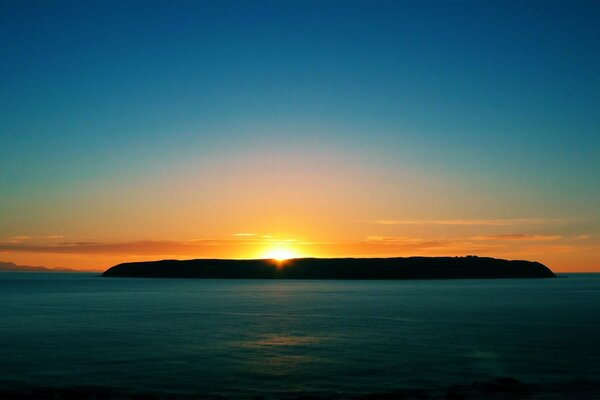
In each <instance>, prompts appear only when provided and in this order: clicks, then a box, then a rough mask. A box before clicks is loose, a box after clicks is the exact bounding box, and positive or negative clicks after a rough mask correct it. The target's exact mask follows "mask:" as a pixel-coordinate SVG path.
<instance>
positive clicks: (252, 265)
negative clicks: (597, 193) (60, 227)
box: [102, 256, 556, 280]
mask: <svg viewBox="0 0 600 400" xmlns="http://www.w3.org/2000/svg"><path fill="white" fill-rule="evenodd" d="M102 276H103V277H135V278H200V279H356V280H358V279H365V280H366V279H492V278H555V277H556V275H554V273H553V272H552V271H551V270H550V269H549V268H548V267H546V266H545V265H543V264H540V263H539V262H535V261H521V260H502V259H497V258H490V257H477V256H466V257H394V258H293V259H288V260H282V261H277V260H271V259H255V260H228V259H197V260H162V261H145V262H130V263H123V264H118V265H115V266H114V267H111V268H109V269H108V270H106V271H105V272H104V273H103V274H102Z"/></svg>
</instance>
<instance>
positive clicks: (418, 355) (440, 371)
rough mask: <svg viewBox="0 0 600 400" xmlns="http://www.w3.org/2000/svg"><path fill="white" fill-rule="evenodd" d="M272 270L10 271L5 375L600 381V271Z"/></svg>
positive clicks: (332, 382)
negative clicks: (312, 276) (188, 275)
mask: <svg viewBox="0 0 600 400" xmlns="http://www.w3.org/2000/svg"><path fill="white" fill-rule="evenodd" d="M562 276H563V278H559V279H521V280H512V279H505V280H431V281H300V280H299V281H292V280H290V281H267V280H183V279H138V278H101V277H98V276H97V275H95V274H67V273H0V304H1V306H0V387H2V388H4V390H17V391H18V390H23V389H24V388H25V389H28V388H29V389H30V388H55V387H56V388H58V387H99V388H109V389H110V390H111V391H122V392H128V393H148V394H168V395H174V396H177V395H180V396H185V395H194V394H202V395H220V396H225V397H232V398H252V397H253V396H264V397H265V398H278V397H282V396H284V397H285V396H289V395H291V394H302V393H304V394H316V395H328V394H332V393H338V394H340V393H342V394H343V393H349V394H361V393H382V392H389V391H394V390H398V389H419V388H421V389H423V388H424V389H429V388H439V387H444V386H449V385H456V384H466V383H469V382H474V381H489V380H493V379H497V378H500V377H513V378H516V379H519V380H520V381H522V382H531V383H536V384H548V383H553V384H555V383H557V382H559V383H560V382H574V381H580V380H582V379H587V380H591V381H600V275H597V274H571V275H562Z"/></svg>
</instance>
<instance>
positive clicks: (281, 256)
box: [264, 247, 297, 262]
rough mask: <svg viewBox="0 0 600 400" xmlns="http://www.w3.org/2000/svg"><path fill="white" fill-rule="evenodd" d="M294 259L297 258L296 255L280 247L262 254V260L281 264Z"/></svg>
mask: <svg viewBox="0 0 600 400" xmlns="http://www.w3.org/2000/svg"><path fill="white" fill-rule="evenodd" d="M295 257H297V255H296V254H295V253H294V252H293V251H292V250H290V249H286V248H282V247H277V248H273V249H269V250H267V251H266V252H265V254H264V258H268V259H271V260H275V261H277V262H283V261H285V260H289V259H290V258H295Z"/></svg>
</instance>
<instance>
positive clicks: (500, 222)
mask: <svg viewBox="0 0 600 400" xmlns="http://www.w3.org/2000/svg"><path fill="white" fill-rule="evenodd" d="M369 222H370V223H373V224H379V225H464V226H517V225H546V224H561V223H566V222H568V220H567V219H560V218H551V219H548V218H512V219H439V220H404V219H377V220H372V221H369Z"/></svg>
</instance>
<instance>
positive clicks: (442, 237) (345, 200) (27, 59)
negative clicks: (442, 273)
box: [0, 0, 600, 272]
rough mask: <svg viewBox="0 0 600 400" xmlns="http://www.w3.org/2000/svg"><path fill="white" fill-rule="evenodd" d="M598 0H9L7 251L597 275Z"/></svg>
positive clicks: (95, 260) (82, 264)
mask: <svg viewBox="0 0 600 400" xmlns="http://www.w3.org/2000/svg"><path fill="white" fill-rule="evenodd" d="M599 20H600V3H598V2H576V1H568V2H566V1H565V2H560V1H544V2H542V1H539V2H534V1H524V2H506V1H502V2H491V1H490V2H488V1H486V2H458V1H442V2H431V1H419V2H408V1H407V2H401V1H394V2H384V1H381V2H372V1H369V2H358V1H347V2H346V1H331V2H328V1H309V2H300V1H283V2H282V1H278V2H266V1H261V2H254V1H243V2H235V1H228V2H216V1H215V2H192V1H180V2H178V1H175V2H173V1H170V2H150V1H148V2H96V1H85V2H74V1H68V2H53V1H39V2H37V1H27V2H24V1H6V0H0V50H1V52H0V55H1V56H0V82H1V85H0V261H11V262H15V263H18V264H21V265H45V266H50V267H67V268H75V269H84V270H95V271H98V270H103V269H106V268H108V267H110V266H112V265H114V264H117V263H120V262H127V261H139V260H155V259H165V258H179V259H188V258H263V257H272V256H275V255H287V256H296V257H303V256H314V257H350V256H352V257H362V256H368V257H390V256H412V255H423V256H442V255H444V256H445V255H451V256H453V255H456V256H460V255H470V254H476V255H479V256H492V257H499V258H507V259H528V260H537V261H540V262H543V263H544V264H546V265H547V266H548V267H550V268H551V269H552V270H554V271H561V272H568V271H597V272H600V207H599V205H600V112H599V110H600V24H598V21H599Z"/></svg>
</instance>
